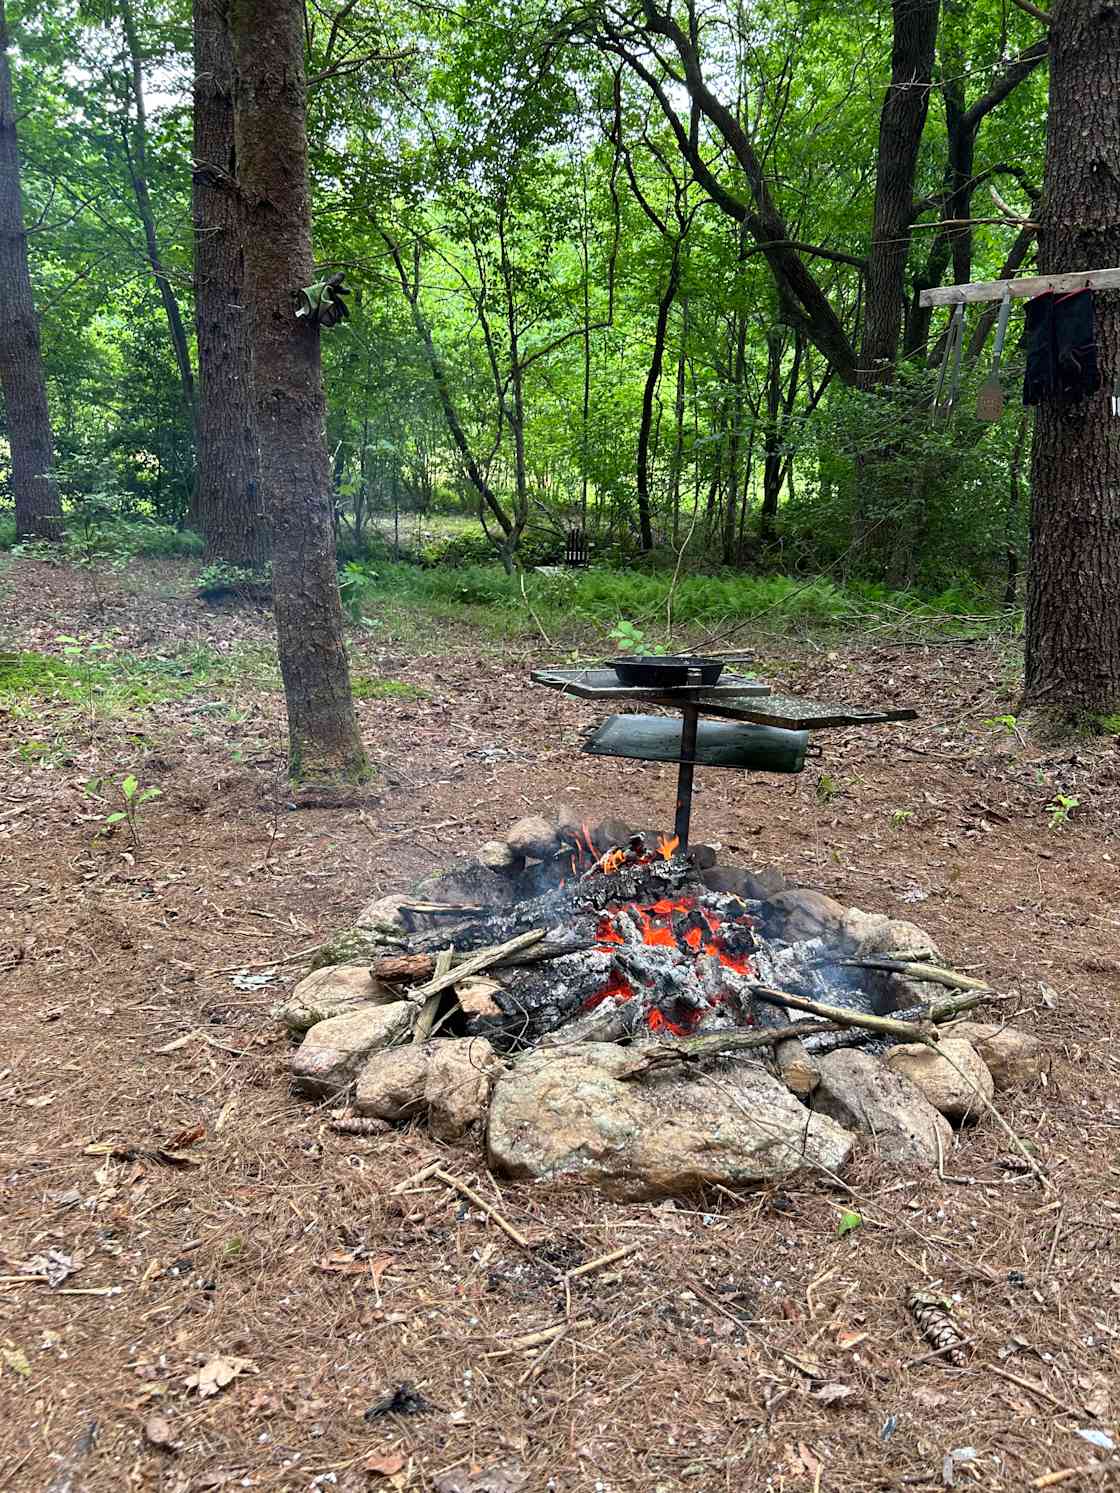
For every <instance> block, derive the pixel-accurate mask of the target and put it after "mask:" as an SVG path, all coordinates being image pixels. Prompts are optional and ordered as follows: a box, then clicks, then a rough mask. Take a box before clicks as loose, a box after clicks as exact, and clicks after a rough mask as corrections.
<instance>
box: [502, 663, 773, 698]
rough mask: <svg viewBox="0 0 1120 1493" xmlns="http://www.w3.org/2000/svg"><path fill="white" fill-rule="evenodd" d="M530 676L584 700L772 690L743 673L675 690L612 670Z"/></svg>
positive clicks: (726, 695)
mask: <svg viewBox="0 0 1120 1493" xmlns="http://www.w3.org/2000/svg"><path fill="white" fill-rule="evenodd" d="M529 678H530V679H531V680H532V681H533V683H534V684H544V685H547V686H548V688H549V689H558V690H562V691H563V692H564V693H565V694H567V695H578V696H579V698H580V699H583V700H615V699H618V700H638V701H645V702H647V703H649V704H653V703H654V702H655V701H660V700H666V701H668V702H669V703H673V702H676V703H684V702H686V701H687V702H689V703H691V702H692V701H693V700H696V699H700V698H704V699H708V698H712V699H724V698H729V699H731V698H733V699H741V698H744V697H746V696H750V697H752V698H755V697H758V696H760V695H768V694H769V693H770V686H769V685H768V684H761V683H760V682H759V681H758V680H757V679H749V678H745V677H744V676H743V675H741V674H724V675H723V676H722V677H721V679H720V681H719V683H718V684H686V685H678V686H676V687H675V688H674V689H666V688H665V686H664V685H661V686H657V685H634V684H623V683H622V681H621V679H619V677H618V675H617V674H616V673H615V671H614V670H613V669H534V670H533V672H532V673H531V674H530V675H529Z"/></svg>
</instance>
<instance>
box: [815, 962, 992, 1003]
mask: <svg viewBox="0 0 1120 1493" xmlns="http://www.w3.org/2000/svg"><path fill="white" fill-rule="evenodd" d="M813 963H814V964H815V965H818V966H823V965H828V966H829V967H832V966H835V965H844V966H847V967H849V968H852V969H881V970H885V971H886V972H887V973H888V974H892V975H906V976H907V977H908V978H909V979H911V980H928V981H929V982H930V983H931V984H934V985H945V986H947V987H948V989H950V990H981V991H983V990H991V989H992V987H991V986H990V985H989V984H988V983H987V981H986V980H974V979H973V978H972V976H971V975H961V974H958V973H957V971H956V970H955V969H943V968H942V967H941V965H939V964H924V963H922V962H920V961H915V960H911V959H890V958H888V957H887V956H886V955H874V954H869V955H867V957H866V958H864V959H815V960H814V961H813ZM993 994H994V991H993Z"/></svg>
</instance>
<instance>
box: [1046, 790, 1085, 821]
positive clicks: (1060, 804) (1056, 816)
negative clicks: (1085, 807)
mask: <svg viewBox="0 0 1120 1493" xmlns="http://www.w3.org/2000/svg"><path fill="white" fill-rule="evenodd" d="M1080 807H1081V800H1080V799H1079V798H1077V797H1076V796H1075V795H1073V794H1067V793H1055V795H1054V797H1053V798H1052V799H1051V801H1050V802H1049V803H1048V804H1047V805H1046V812H1047V813H1048V814H1049V815H1050V828H1051V829H1060V828H1061V827H1062V825H1063V824H1066V823H1068V822H1069V816H1070V815H1071V814H1072V813H1073V811H1074V809H1079V808H1080Z"/></svg>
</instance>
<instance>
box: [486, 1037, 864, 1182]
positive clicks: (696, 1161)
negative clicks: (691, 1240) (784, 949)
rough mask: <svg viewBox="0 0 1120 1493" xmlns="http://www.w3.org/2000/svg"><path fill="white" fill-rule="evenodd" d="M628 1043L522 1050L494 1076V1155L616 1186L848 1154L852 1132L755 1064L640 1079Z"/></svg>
mask: <svg viewBox="0 0 1120 1493" xmlns="http://www.w3.org/2000/svg"><path fill="white" fill-rule="evenodd" d="M633 1063H634V1052H633V1049H625V1048H622V1047H618V1046H616V1045H615V1044H614V1043H601V1042H585V1043H579V1044H573V1045H569V1046H566V1047H562V1048H547V1049H540V1050H536V1051H533V1052H528V1053H526V1054H525V1055H524V1056H523V1057H521V1058H519V1059H517V1061H516V1062H515V1064H514V1065H513V1067H512V1068H511V1069H508V1070H507V1071H506V1072H504V1073H502V1074H501V1075H500V1076H499V1078H498V1080H497V1083H496V1084H495V1086H494V1094H493V1098H492V1099H491V1102H490V1117H489V1123H488V1127H487V1147H488V1152H489V1159H490V1164H491V1165H492V1166H493V1167H494V1168H495V1169H496V1170H498V1171H501V1172H504V1173H505V1174H506V1175H507V1176H512V1177H538V1178H546V1179H556V1180H564V1179H575V1180H580V1181H584V1182H589V1183H593V1184H595V1185H596V1186H599V1187H601V1188H602V1189H603V1190H604V1191H605V1192H607V1193H608V1194H610V1195H611V1196H612V1197H617V1198H626V1199H642V1198H653V1197H665V1196H673V1195H681V1194H688V1193H693V1192H695V1191H696V1190H697V1189H698V1188H701V1187H704V1186H707V1185H710V1184H712V1183H716V1182H719V1183H723V1184H725V1185H728V1186H742V1185H744V1184H751V1183H757V1182H766V1181H770V1180H773V1179H774V1178H779V1177H787V1176H789V1175H791V1174H792V1173H794V1172H798V1171H801V1170H804V1169H809V1170H811V1169H812V1168H814V1167H821V1168H825V1169H827V1170H828V1171H830V1172H835V1171H838V1170H839V1169H840V1168H841V1167H843V1166H844V1164H845V1162H846V1161H847V1159H848V1156H849V1154H850V1152H851V1149H852V1145H853V1137H852V1136H850V1135H849V1134H848V1133H847V1132H846V1131H845V1130H842V1129H841V1128H840V1126H839V1125H836V1124H834V1123H833V1122H832V1121H831V1120H829V1119H828V1118H827V1117H826V1116H823V1115H815V1114H812V1113H810V1112H808V1111H807V1110H805V1109H804V1108H803V1107H802V1105H800V1104H799V1103H798V1102H797V1100H796V1099H795V1098H794V1097H793V1095H792V1094H790V1093H789V1092H788V1090H787V1089H786V1088H785V1087H784V1086H783V1085H782V1084H780V1083H779V1082H778V1081H777V1080H776V1079H774V1078H771V1077H770V1075H769V1074H768V1073H767V1072H766V1071H765V1070H764V1069H763V1068H761V1067H759V1066H757V1065H755V1064H746V1063H732V1064H728V1065H726V1066H724V1067H722V1068H720V1069H719V1070H717V1071H716V1073H715V1074H714V1075H712V1077H714V1079H715V1080H716V1081H715V1082H712V1081H708V1080H706V1079H705V1078H702V1077H697V1076H695V1075H691V1074H689V1075H686V1076H685V1077H683V1078H680V1077H676V1078H674V1077H672V1076H670V1075H667V1074H655V1073H651V1074H649V1075H647V1076H646V1077H645V1078H643V1079H639V1080H637V1081H635V1082H624V1081H622V1080H621V1079H620V1077H619V1075H620V1074H621V1073H622V1072H624V1071H625V1070H627V1069H629V1068H632V1067H633Z"/></svg>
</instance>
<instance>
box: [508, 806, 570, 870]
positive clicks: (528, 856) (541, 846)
mask: <svg viewBox="0 0 1120 1493" xmlns="http://www.w3.org/2000/svg"><path fill="white" fill-rule="evenodd" d="M506 844H507V845H508V846H509V848H510V850H512V851H513V853H514V855H518V856H521V857H522V858H523V859H525V860H534V861H546V860H548V858H549V856H552V855H555V854H556V852H557V851H558V850H559V849H560V836H559V834H558V832H557V829H556V826H555V825H554V824H549V822H548V820H547V819H545V818H544V817H543V816H542V815H540V814H530V815H529V816H528V818H526V819H519V820H518V821H517V823H516V824H514V825H512V826H511V828H510V831H509V833H508V834H507V835H506Z"/></svg>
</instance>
